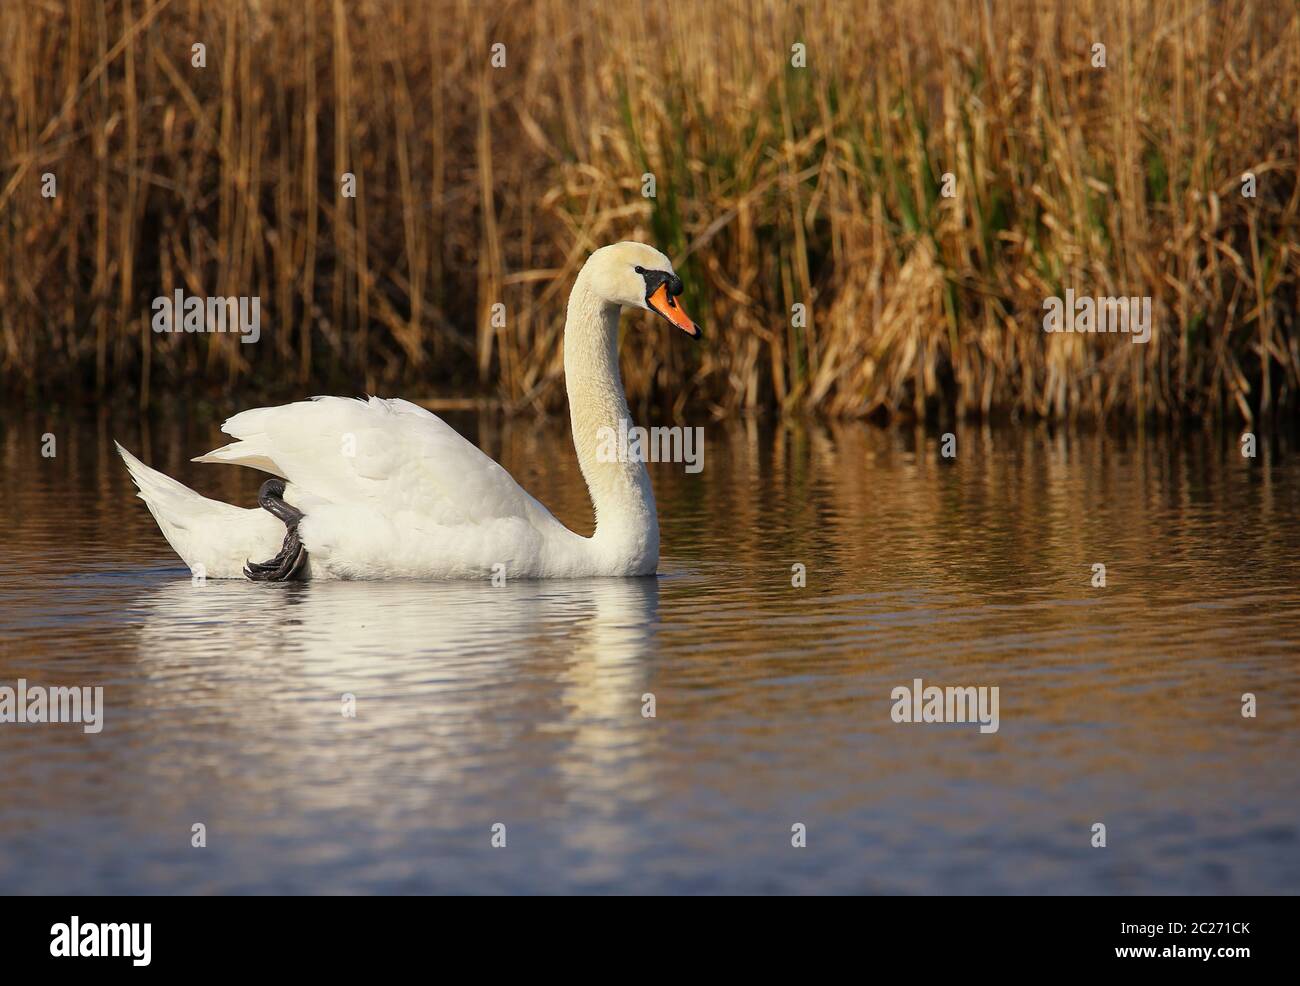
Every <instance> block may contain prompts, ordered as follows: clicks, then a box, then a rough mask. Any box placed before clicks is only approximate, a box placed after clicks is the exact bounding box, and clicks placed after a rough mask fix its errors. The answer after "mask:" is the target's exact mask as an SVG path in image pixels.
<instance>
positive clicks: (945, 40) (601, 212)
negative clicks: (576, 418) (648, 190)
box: [0, 0, 1300, 421]
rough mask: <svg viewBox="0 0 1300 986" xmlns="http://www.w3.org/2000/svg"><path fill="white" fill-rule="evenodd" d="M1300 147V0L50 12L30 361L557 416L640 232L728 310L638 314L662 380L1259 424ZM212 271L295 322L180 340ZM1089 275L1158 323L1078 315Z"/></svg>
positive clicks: (42, 31) (26, 374)
mask: <svg viewBox="0 0 1300 986" xmlns="http://www.w3.org/2000/svg"><path fill="white" fill-rule="evenodd" d="M1098 42H1100V43H1102V44H1104V45H1105V48H1106V51H1105V60H1106V64H1105V67H1104V68H1101V67H1094V65H1093V61H1094V52H1093V45H1094V44H1095V43H1098ZM195 43H202V44H204V45H206V66H205V67H202V68H198V67H195V66H194V65H193V64H192V63H191V62H192V45H193V44H195ZM796 43H798V44H802V45H803V46H805V51H806V65H805V66H803V67H798V66H796V65H794V64H792V57H793V53H792V46H793V45H795V44H796ZM496 44H503V45H504V46H505V48H504V55H505V65H504V66H501V67H495V66H494V65H493V64H492V51H493V45H496ZM499 51H500V50H499V49H498V52H499ZM498 57H499V56H498ZM1298 134H1300V10H1298V8H1297V6H1296V5H1295V4H1294V3H1288V2H1282V0H1273V2H1266V0H1219V2H1212V3H1207V2H1195V0H1163V2H1159V0H1157V2H1147V0H996V2H993V0H988V2H972V0H965V2H962V0H930V2H921V0H896V2H883V0H855V2H852V3H850V2H847V0H840V2H833V0H807V2H803V3H779V2H757V0H747V2H741V0H689V2H680V3H679V2H676V0H661V2H656V3H653V4H629V3H626V2H621V3H613V2H602V0H563V2H561V0H504V2H500V3H491V4H484V3H478V2H470V0H352V2H344V0H223V2H221V3H215V2H201V0H16V2H12V3H6V4H4V5H3V6H2V7H0V385H3V388H4V391H5V393H6V394H8V395H10V396H11V397H13V396H17V397H19V398H23V397H26V398H28V399H31V400H35V401H51V400H56V399H63V398H67V397H68V396H71V395H82V394H95V395H98V396H99V397H100V398H101V399H103V398H108V397H110V396H112V395H118V396H119V397H125V398H127V399H130V400H134V401H138V402H139V403H140V404H141V405H144V406H149V405H154V404H158V403H159V402H161V401H165V400H166V399H168V398H169V397H174V396H183V397H187V398H189V399H198V398H201V399H204V400H215V401H224V400H225V399H226V398H227V397H229V396H230V395H231V393H232V392H233V391H241V392H242V391H248V392H250V393H257V394H259V395H264V396H271V395H274V396H281V395H294V394H302V393H304V392H316V391H318V390H324V389H330V390H337V391H340V392H361V391H366V392H381V393H391V392H394V391H398V390H400V391H402V392H404V393H407V394H410V395H412V396H431V395H435V394H443V395H449V394H457V395H462V396H468V395H488V396H490V397H491V398H494V399H497V400H499V401H500V402H501V403H503V404H504V405H505V406H507V407H509V408H513V409H538V410H553V409H558V408H561V407H562V406H563V403H564V395H563V383H562V381H563V374H562V363H561V354H560V339H561V334H562V328H563V318H564V303H565V298H566V295H567V290H568V286H569V284H570V283H571V279H572V276H573V274H574V273H575V271H576V270H577V268H578V267H579V266H580V265H581V263H582V262H583V260H584V259H585V257H586V255H587V253H588V252H589V251H590V250H591V249H593V248H595V247H597V246H599V245H601V244H603V243H606V242H610V241H613V240H617V239H624V238H637V239H644V240H647V241H649V242H653V243H655V244H656V245H658V246H660V247H661V249H663V250H664V251H665V252H667V253H668V254H669V255H670V256H672V257H673V259H674V261H675V262H676V263H677V265H678V269H679V271H680V272H681V273H682V274H683V277H684V279H685V281H686V283H687V286H688V293H687V295H686V298H685V301H686V303H687V306H688V310H691V311H692V313H693V314H694V315H695V316H696V318H697V319H698V320H699V321H700V322H701V323H702V324H703V325H704V326H705V330H706V336H707V344H706V345H704V346H701V347H694V346H691V345H690V344H689V343H688V342H687V340H685V339H679V338H672V337H670V336H669V335H667V334H666V331H665V330H661V325H660V324H659V323H653V324H652V323H651V322H650V321H649V318H648V316H647V317H645V318H644V319H639V320H632V321H631V322H629V323H628V328H627V329H626V336H627V337H626V340H625V345H624V359H623V369H624V379H625V382H626V384H627V389H628V392H629V396H630V397H631V399H632V400H633V402H634V403H636V404H639V405H646V404H650V403H654V404H657V405H659V406H661V407H665V408H668V409H671V411H673V412H676V413H677V414H678V415H681V414H684V413H687V411H688V409H689V410H690V411H691V412H692V413H709V414H713V415H716V416H725V415H729V414H735V413H740V412H747V411H755V410H761V409H772V410H779V411H781V412H786V413H799V412H815V413H821V414H826V415H832V416H845V417H857V416H881V417H890V416H909V417H910V416H916V417H929V416H935V415H940V416H944V417H948V416H956V417H969V416H979V415H993V414H998V413H1011V414H1017V415H1028V416H1035V417H1042V418H1049V419H1070V418H1077V417H1086V418H1095V419H1115V418H1122V419H1142V418H1146V417H1177V416H1185V415H1191V414H1215V415H1218V414H1223V415H1227V416H1229V417H1232V418H1244V419H1246V420H1248V421H1254V420H1259V419H1261V418H1269V417H1271V416H1273V415H1275V414H1276V413H1277V412H1278V411H1279V410H1280V409H1287V408H1293V407H1294V405H1295V401H1296V395H1297V393H1298V392H1300V327H1298V326H1297V310H1298V308H1300V304H1298V303H1300V246H1298V245H1297V243H1298V240H1300V237H1297V229H1298V228H1300V223H1298V222H1297V210H1298V209H1300V184H1298V183H1297V167H1298V163H1297V159H1298V155H1300V147H1298V145H1300V137H1298ZM344 173H351V174H353V175H355V178H356V189H357V194H356V197H355V198H349V197H345V196H343V195H342V194H341V187H342V186H341V181H342V176H343V174H344ZM1246 173H1250V174H1253V175H1254V176H1255V183H1256V194H1255V196H1254V197H1247V196H1245V195H1243V194H1242V188H1243V182H1242V179H1243V175H1244V174H1246ZM46 174H52V175H54V176H55V178H56V180H57V195H56V196H55V197H54V198H45V197H43V196H42V194H41V193H42V182H43V178H42V176H44V175H46ZM647 174H651V175H653V176H654V180H655V186H656V188H655V192H656V194H655V196H654V197H653V198H647V197H646V196H645V195H643V188H644V186H645V181H644V178H643V176H645V175H647ZM945 175H951V176H952V177H951V179H950V180H949V185H950V187H951V189H952V190H953V191H954V192H955V194H954V195H953V196H952V197H947V196H945V195H944V194H943V188H944V184H945V179H944V176H945ZM177 287H181V288H183V289H184V290H185V291H186V292H187V293H189V294H194V295H256V296H258V297H260V299H261V304H262V319H263V325H262V338H261V341H260V342H258V343H257V344H255V345H243V344H241V343H240V342H239V339H238V337H237V336H234V335H221V334H203V335H186V334H181V333H177V334H158V333H154V332H152V331H151V330H150V327H149V320H150V317H151V311H150V303H151V301H152V299H153V298H154V297H156V296H160V295H170V294H171V292H172V291H174V290H175V289H176V288H177ZM1067 289H1070V290H1073V291H1074V292H1076V293H1077V294H1080V295H1083V294H1087V295H1094V296H1112V295H1116V296H1118V295H1123V296H1148V297H1150V298H1151V299H1152V302H1153V313H1154V320H1153V321H1154V327H1153V332H1152V336H1151V339H1150V342H1149V343H1147V344H1145V345H1140V344H1134V343H1133V342H1131V341H1130V339H1129V338H1127V337H1125V336H1114V335H1112V336H1089V335H1061V334H1057V335H1049V334H1047V333H1045V332H1044V331H1043V328H1042V318H1043V307H1042V306H1043V301H1044V299H1045V298H1047V297H1049V296H1062V295H1063V294H1064V292H1065V291H1066V290H1067ZM496 305H501V306H504V307H503V308H499V309H498V308H494V306H496ZM796 305H802V306H804V310H805V314H804V315H803V317H802V318H794V317H792V312H793V311H794V310H795V309H794V306H796ZM494 313H495V314H496V315H497V317H495V318H494V317H493V316H494Z"/></svg>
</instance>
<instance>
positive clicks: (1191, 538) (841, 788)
mask: <svg viewBox="0 0 1300 986" xmlns="http://www.w3.org/2000/svg"><path fill="white" fill-rule="evenodd" d="M450 420H452V421H453V423H454V424H456V426H457V427H459V428H460V429H461V430H462V431H463V432H465V433H466V434H468V435H469V436H470V437H471V438H474V439H475V440H476V441H478V442H479V444H480V445H482V446H483V447H484V448H485V449H486V450H487V451H488V452H489V453H490V454H492V455H493V456H495V457H498V458H499V459H500V461H501V462H502V463H503V464H504V465H505V466H506V467H507V468H508V469H510V470H511V472H513V473H514V475H515V476H516V477H517V478H518V479H519V480H520V481H521V482H522V483H523V484H524V485H525V486H526V487H527V488H528V489H530V490H531V491H532V492H534V493H535V494H536V495H537V496H538V497H539V498H540V499H541V500H542V501H543V502H545V503H546V504H547V505H548V506H550V507H551V508H552V509H553V510H554V511H555V512H556V513H557V514H558V515H559V516H560V517H561V519H563V520H565V521H566V522H567V523H569V524H570V525H571V526H573V527H575V528H577V529H579V530H581V531H582V532H583V533H587V532H589V530H590V526H591V517H590V508H589V506H588V504H587V501H586V494H585V489H584V488H583V486H582V484H581V480H580V477H579V475H578V471H577V466H576V463H575V461H574V459H573V454H572V448H571V446H570V444H569V438H568V433H567V428H566V425H565V423H564V422H562V421H556V422H544V423H540V424H539V423H537V422H534V421H528V420H522V421H521V420H514V421H510V422H497V421H495V420H478V419H476V418H466V419H461V418H457V417H451V418H450ZM46 432H49V433H52V434H54V435H55V438H56V441H57V446H56V451H57V455H56V456H55V457H54V458H44V457H42V455H41V435H42V434H43V433H46ZM114 437H115V438H118V439H120V440H122V441H123V442H124V444H126V445H127V446H128V447H130V448H132V449H133V450H134V451H136V452H137V454H140V455H141V457H142V458H144V459H145V460H146V461H147V462H149V463H150V464H152V465H155V466H157V467H159V468H162V469H163V470H164V471H166V472H168V473H170V474H172V475H174V476H177V477H178V478H180V479H181V480H183V481H185V482H187V483H189V484H191V485H193V486H195V487H196V488H198V489H199V490H201V491H202V492H204V493H207V494H209V495H213V496H219V497H222V498H224V499H228V500H232V501H236V502H239V503H242V504H245V505H250V504H252V503H253V502H254V497H255V491H256V487H257V484H258V482H259V477H258V475H257V474H255V473H252V472H250V471H246V470H240V469H236V468H231V467H221V466H206V465H194V464H191V463H190V462H189V461H188V459H189V457H190V456H192V455H196V454H199V453H201V452H203V451H207V450H208V449H209V448H212V447H215V446H216V445H218V444H221V441H220V438H219V436H218V433H217V431H216V428H215V426H211V425H207V424H202V425H197V424H196V425H185V426H181V425H179V424H177V423H175V422H166V421H163V422H154V423H153V424H152V425H151V426H146V425H144V424H142V423H140V422H137V421H135V420H127V421H122V420H112V419H106V418H90V419H87V420H85V421H83V422H81V423H80V424H75V425H74V424H71V423H68V422H67V421H53V420H46V419H45V418H35V417H24V416H22V415H16V416H10V417H9V418H8V419H7V421H6V423H5V425H4V426H3V430H2V431H0V466H2V468H3V474H2V475H0V495H2V497H3V510H2V511H0V558H2V559H3V560H2V563H0V685H7V686H11V687H12V686H14V685H15V684H16V682H17V679H18V678H20V677H21V678H25V679H26V680H27V681H28V682H30V683H33V684H42V685H102V686H103V688H104V690H105V704H106V711H105V720H104V723H105V724H104V728H103V731H102V732H101V733H99V734H95V735H91V734H86V733H85V732H84V731H83V730H82V729H81V728H80V727H79V726H76V725H52V724H45V725H34V724H17V723H0V765H2V767H3V777H4V796H3V798H0V891H3V892H7V893H14V892H39V893H58V892H67V893H147V892H158V893H211V892H252V893H274V892H327V893H355V892H442V891H448V892H496V891H510V892H565V891H600V892H610V891H618V892H695V891H740V892H765V891H794V892H803V891H821V892H850V893H857V892H885V893H940V892H957V893H980V892H991V893H1035V894H1038V893H1047V894H1050V893H1069V892H1074V893H1121V894H1128V893H1185V892H1190V893H1205V894H1221V893H1222V894H1232V893H1247V892H1263V893H1283V892H1294V891H1295V890H1296V889H1297V888H1298V887H1300V843H1298V841H1297V840H1298V836H1300V784H1297V763H1298V760H1297V752H1300V751H1298V749H1297V748H1298V746H1300V743H1298V742H1297V741H1298V739H1300V677H1298V674H1297V671H1298V661H1297V658H1298V656H1300V550H1298V549H1300V456H1297V454H1296V452H1295V450H1294V447H1293V446H1292V445H1290V444H1288V442H1287V441H1285V440H1282V441H1263V442H1262V443H1261V446H1260V451H1259V455H1258V457H1257V458H1255V459H1253V460H1252V459H1245V458H1243V457H1242V456H1241V455H1240V454H1239V452H1238V451H1237V445H1236V440H1235V436H1234V435H1217V434H1211V433H1207V432H1202V431H1200V430H1199V429H1195V430H1191V431H1188V432H1185V433H1183V434H1178V433H1173V434H1168V435H1162V436H1159V437H1155V436H1129V437H1116V436H1108V435H1100V436H1099V435H1093V434H1075V433H1059V432H1052V431H1049V430H1047V429H1044V428H1036V427H1022V428H1010V429H980V428H978V427H972V428H966V429H958V431H957V452H958V454H957V458H956V461H955V462H945V461H943V460H942V459H941V457H940V455H939V446H938V435H937V434H935V433H933V432H931V433H926V432H921V431H913V430H910V429H909V430H901V431H900V430H894V431H885V430H879V429H875V428H872V427H869V426H865V425H843V426H793V425H792V426H785V427H779V426H778V427H773V426H762V425H758V424H744V423H742V424H733V425H721V424H719V425H713V426H708V427H707V428H706V453H705V464H704V469H703V471H702V472H701V473H699V474H698V475H689V474H687V473H685V472H684V471H683V469H682V467H681V466H672V465H666V464H665V465H655V466H653V467H652V477H653V480H654V483H655V489H656V493H657V496H658V499H659V512H660V519H661V524H662V527H663V559H662V562H661V566H660V568H661V574H660V576H659V577H658V578H657V579H636V580H623V581H606V580H600V581H583V582H566V583H519V584H512V585H508V586H505V587H503V588H493V587H492V586H491V585H490V584H419V583H384V584H377V583H372V584H366V583H320V584H305V585H290V586H265V585H253V584H246V583H222V582H208V583H207V584H206V585H199V586H196V585H194V584H192V582H191V580H190V577H189V573H188V572H187V571H186V570H185V569H184V567H183V566H182V565H181V563H180V561H179V560H178V559H177V558H176V557H175V556H174V555H173V554H172V553H171V551H170V549H169V548H168V546H167V544H166V542H165V541H164V540H163V539H162V537H161V535H160V534H159V533H158V531H157V529H156V527H155V525H154V522H153V520H152V518H151V517H150V516H149V514H148V511H147V510H146V509H145V507H144V505H143V504H142V503H141V502H140V501H139V500H136V499H134V498H133V497H132V492H133V490H132V488H131V485H130V482H129V480H128V478H127V475H126V471H125V469H124V468H123V467H122V465H121V463H120V462H119V461H118V460H117V458H116V456H115V455H114V454H113V452H112V444H111V438H114ZM1097 563H1101V564H1104V565H1105V566H1106V586H1105V587H1104V588H1094V587H1093V586H1092V585H1091V582H1092V578H1093V565H1094V564H1097ZM795 565H803V566H806V571H807V586H806V587H804V588H796V587H794V586H792V584H791V581H792V566H795ZM916 678H921V679H922V680H923V681H924V682H925V683H926V684H937V685H974V686H980V685H985V686H995V685H996V686H998V688H999V695H1000V724H999V727H1000V728H999V729H998V731H997V732H996V733H991V734H981V733H980V732H979V730H978V728H977V727H976V726H974V725H957V724H951V725H950V724H922V725H917V724H899V723H895V722H893V721H892V720H891V717H890V710H891V706H892V704H893V703H892V701H891V697H890V694H891V691H892V690H893V689H894V688H895V687H896V686H899V685H904V684H910V683H911V682H912V681H913V679H916ZM1245 692H1251V693H1253V694H1254V695H1255V696H1256V699H1257V703H1258V716H1257V717H1256V718H1253V719H1252V718H1243V716H1242V714H1241V707H1242V695H1243V693H1245ZM345 693H350V694H352V695H355V696H356V712H357V714H356V717H355V718H346V717H344V716H343V715H342V714H341V697H342V696H343V695H344V694H345ZM648 693H652V694H653V696H654V701H655V706H656V712H657V715H656V716H655V717H654V718H646V717H644V716H643V715H642V710H643V704H644V701H645V699H644V698H643V696H646V695H647V694H648ZM199 822H201V823H203V824H204V825H205V826H206V829H207V847H206V848H204V849H196V848H192V847H191V831H192V826H193V825H194V824H195V823H199ZM1097 822H1101V823H1104V824H1105V825H1106V833H1107V846H1106V847H1105V848H1104V849H1103V848H1093V847H1092V846H1091V844H1090V842H1091V838H1092V826H1093V825H1094V823H1097ZM495 823H502V824H503V825H505V827H506V846H505V848H494V847H493V846H492V845H491V839H492V826H493V825H494V824H495ZM796 823H802V824H803V825H805V826H806V829H807V847H806V848H802V849H797V848H794V847H792V845H791V839H792V835H791V830H792V826H793V825H795V824H796Z"/></svg>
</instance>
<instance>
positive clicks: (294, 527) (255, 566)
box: [244, 479, 307, 582]
mask: <svg viewBox="0 0 1300 986" xmlns="http://www.w3.org/2000/svg"><path fill="white" fill-rule="evenodd" d="M257 502H258V504H260V505H261V507H262V509H263V510H265V511H267V512H268V513H269V514H271V515H272V516H273V517H278V518H279V519H280V520H282V521H283V522H284V526H285V528H286V530H285V534H284V544H283V546H282V547H281V548H280V553H279V554H278V555H276V556H275V557H274V558H272V559H270V560H269V561H264V562H255V561H250V562H247V563H245V565H244V575H245V576H246V577H247V578H249V579H252V580H253V581H254V582H288V581H290V580H292V579H296V578H300V577H302V575H303V572H304V569H305V568H306V567H307V549H306V548H305V547H303V543H302V540H301V539H300V538H299V537H298V522H299V521H301V520H302V518H303V513H302V511H301V510H298V509H296V508H294V507H291V506H290V505H289V504H287V503H285V502H284V482H283V481H282V480H279V479H268V480H267V481H266V482H265V483H263V484H262V488H261V490H260V491H258V494H257Z"/></svg>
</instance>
